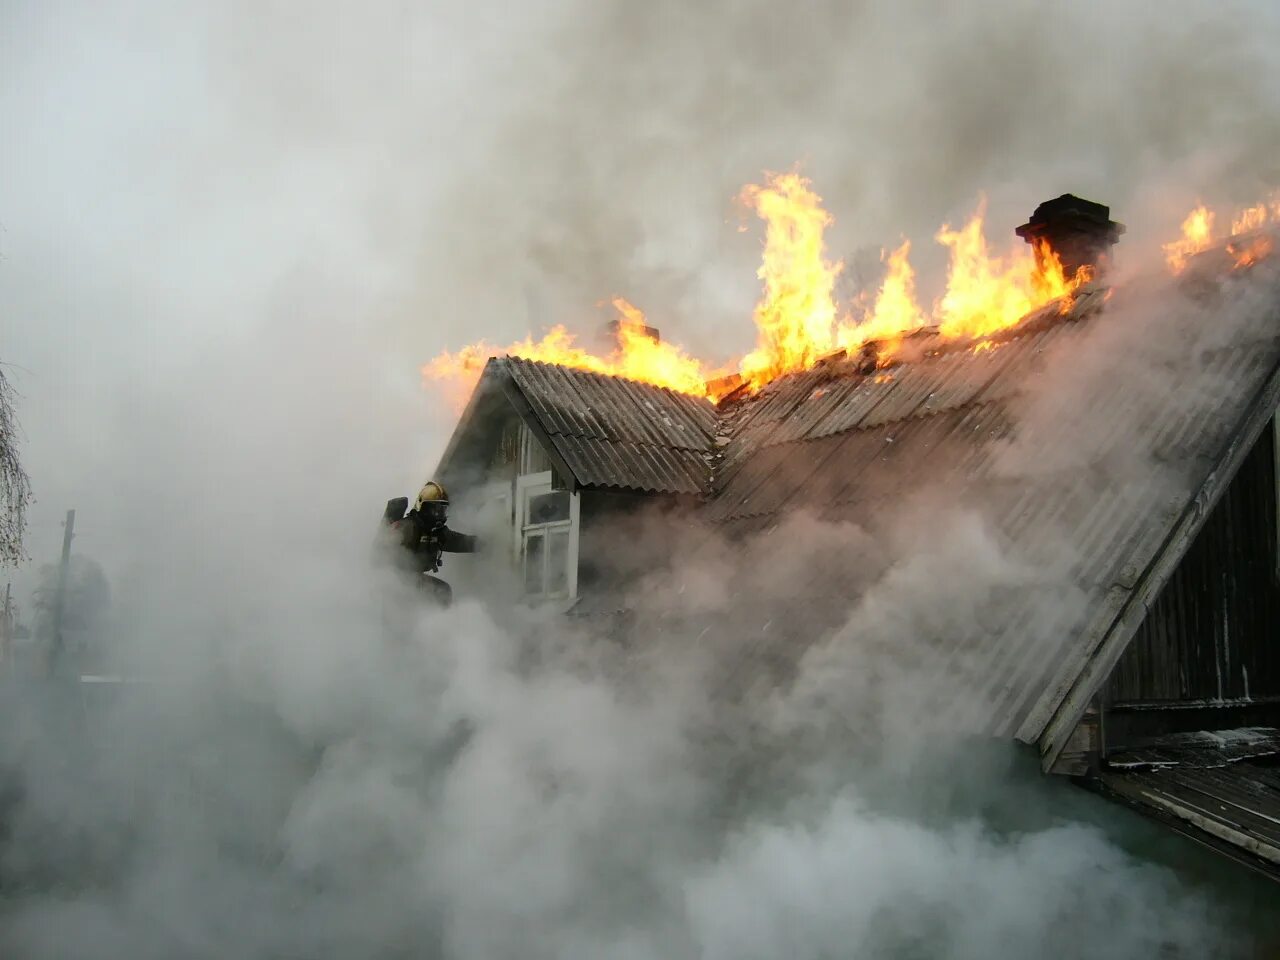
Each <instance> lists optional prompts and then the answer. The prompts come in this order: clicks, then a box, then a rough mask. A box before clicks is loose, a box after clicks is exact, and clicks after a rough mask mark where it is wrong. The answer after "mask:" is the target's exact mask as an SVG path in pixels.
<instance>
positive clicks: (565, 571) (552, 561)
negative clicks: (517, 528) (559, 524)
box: [547, 530, 569, 594]
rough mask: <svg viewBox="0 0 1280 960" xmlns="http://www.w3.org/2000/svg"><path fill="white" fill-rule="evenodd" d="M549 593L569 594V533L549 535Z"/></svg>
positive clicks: (560, 532) (559, 532) (566, 531)
mask: <svg viewBox="0 0 1280 960" xmlns="http://www.w3.org/2000/svg"><path fill="white" fill-rule="evenodd" d="M547 550H548V555H547V593H552V594H565V593H568V592H569V531H568V530H556V531H553V532H551V533H548V534H547Z"/></svg>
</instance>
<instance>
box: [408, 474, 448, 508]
mask: <svg viewBox="0 0 1280 960" xmlns="http://www.w3.org/2000/svg"><path fill="white" fill-rule="evenodd" d="M448 502H449V494H448V493H447V492H446V491H445V489H444V485H443V484H439V483H436V482H435V481H434V480H428V481H427V482H426V483H425V484H423V487H422V489H421V490H420V491H418V499H417V500H416V501H415V502H414V504H413V509H415V510H418V509H420V508H421V507H422V505H423V504H424V503H444V504H448Z"/></svg>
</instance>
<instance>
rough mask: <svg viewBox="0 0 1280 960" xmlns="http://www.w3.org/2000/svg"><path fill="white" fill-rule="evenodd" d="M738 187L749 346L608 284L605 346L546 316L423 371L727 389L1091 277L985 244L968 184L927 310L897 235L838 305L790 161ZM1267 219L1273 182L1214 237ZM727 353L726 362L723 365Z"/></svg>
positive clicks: (462, 395)
mask: <svg viewBox="0 0 1280 960" xmlns="http://www.w3.org/2000/svg"><path fill="white" fill-rule="evenodd" d="M739 199H740V200H741V201H742V202H743V203H744V204H746V205H747V206H748V207H750V208H751V209H752V210H754V212H755V213H756V214H757V215H758V216H759V218H760V219H761V220H762V221H763V222H764V224H765V235H764V244H763V256H762V261H761V265H760V268H759V270H758V271H757V274H756V275H757V277H758V279H760V280H761V281H762V282H763V283H762V287H763V289H762V292H761V296H760V300H759V302H758V303H757V305H756V307H755V310H754V319H755V323H756V332H757V339H756V347H755V349H754V350H752V351H751V352H750V353H749V354H747V355H746V356H745V357H743V358H742V360H741V361H740V362H739V363H738V364H736V365H730V366H726V367H724V368H716V369H713V368H711V367H709V366H708V365H706V364H704V363H703V362H702V361H700V360H698V359H697V358H695V357H691V356H689V355H688V354H687V353H686V352H685V351H684V350H683V349H681V348H680V347H679V346H677V345H675V344H670V343H662V342H658V341H657V340H655V339H652V338H651V337H650V336H649V335H648V332H647V327H646V324H645V317H644V314H643V313H642V312H641V311H640V310H639V309H638V308H637V307H635V306H633V305H632V304H631V303H629V302H628V301H627V300H625V299H623V298H622V297H614V298H613V299H612V301H611V302H612V304H613V307H614V309H616V310H617V311H618V316H619V320H618V323H617V328H616V341H617V342H616V346H615V347H614V349H613V350H612V351H610V352H609V353H608V354H607V355H604V356H601V355H598V354H596V353H592V352H591V351H589V350H587V349H585V348H584V347H582V346H579V345H578V344H577V343H576V342H575V339H574V336H573V335H572V334H571V333H569V332H568V331H567V330H566V329H565V328H564V327H562V326H557V327H553V328H552V329H551V330H550V331H549V332H547V333H546V334H545V335H544V336H543V337H542V339H540V340H537V341H535V340H534V339H533V338H532V337H526V338H525V339H524V340H522V341H519V342H517V343H513V344H511V345H510V346H508V347H506V348H505V349H499V348H495V347H491V346H490V345H488V344H486V343H484V342H483V341H481V342H480V343H476V344H473V345H471V346H468V347H463V348H462V349H461V350H459V351H458V352H457V353H447V352H446V353H442V354H440V355H439V356H438V357H435V358H434V359H433V360H431V361H430V362H429V363H427V364H426V365H425V366H424V367H423V369H422V372H423V376H424V378H427V379H431V380H441V381H445V382H447V383H448V384H450V385H451V387H452V390H453V392H454V395H455V399H456V400H457V401H458V402H459V404H461V403H463V402H465V400H466V398H467V397H468V396H469V394H470V393H471V391H472V389H473V387H474V385H475V382H476V380H477V379H478V378H479V376H480V374H481V371H482V370H483V368H484V365H485V362H486V361H487V359H488V358H489V357H491V356H500V355H504V354H505V355H509V356H517V357H524V358H527V359H531V360H540V361H543V362H547V363H556V364H561V365H563V366H569V367H576V368H579V369H583V370H589V371H592V372H595V373H600V374H605V375H609V376H617V377H626V378H629V379H633V380H638V381H642V382H645V383H652V384H656V385H658V386H662V387H667V388H669V389H672V390H677V391H680V392H682V393H688V394H692V395H694V396H700V397H707V398H709V399H711V400H713V401H718V400H720V399H721V398H723V397H725V396H727V395H729V394H731V393H737V392H755V391H756V390H759V389H760V388H761V387H763V386H764V385H766V384H767V383H769V382H770V381H772V380H774V379H776V378H778V377H780V376H783V375H785V374H789V373H793V372H797V371H801V370H807V369H809V368H811V367H813V366H814V365H816V364H818V363H819V362H821V361H824V360H831V359H833V358H837V359H838V358H841V357H843V356H846V355H850V354H853V353H855V352H857V351H860V350H862V348H863V347H865V346H866V345H867V344H869V343H872V342H874V343H875V351H874V359H875V364H876V366H877V367H886V366H890V365H892V364H894V363H896V362H897V360H898V352H899V350H900V349H901V347H902V344H903V342H904V339H905V338H906V337H907V336H908V335H909V334H911V333H913V332H915V331H918V330H921V329H923V328H926V327H929V326H930V325H936V326H937V330H938V334H939V336H940V337H941V338H943V339H948V340H965V341H970V342H972V344H973V346H972V349H973V350H974V351H975V352H979V353H980V352H984V351H986V350H992V349H995V348H997V347H998V346H999V345H1000V341H999V339H993V337H994V335H996V334H998V333H1000V332H1001V331H1003V330H1007V329H1009V328H1011V327H1014V326H1016V325H1017V324H1018V323H1020V322H1021V321H1022V320H1024V319H1025V318H1026V317H1028V316H1029V315H1031V314H1032V313H1034V312H1035V311H1037V310H1038V309H1039V308H1041V307H1044V306H1046V305H1048V304H1050V303H1054V302H1056V303H1057V306H1058V309H1059V310H1060V311H1061V312H1062V313H1067V312H1068V311H1069V310H1070V309H1071V307H1072V305H1073V303H1074V299H1075V293H1076V291H1077V290H1078V289H1079V288H1080V287H1081V286H1082V285H1083V284H1085V283H1087V282H1089V281H1090V280H1092V278H1093V274H1092V270H1091V269H1090V268H1088V267H1082V268H1080V269H1078V270H1076V271H1075V273H1074V275H1072V276H1067V272H1066V270H1065V269H1064V267H1063V263H1062V260H1061V258H1060V257H1059V255H1058V253H1057V252H1056V251H1055V250H1053V249H1052V248H1051V247H1050V246H1049V244H1048V243H1047V242H1046V241H1044V240H1043V239H1040V238H1033V242H1032V246H1031V247H1030V248H1027V247H1026V246H1024V245H1023V244H1021V243H1015V244H1014V245H1013V246H1012V247H1011V248H1010V249H1009V251H1008V252H1007V253H1005V254H997V253H993V252H992V250H991V249H990V248H989V246H988V244H987V239H986V233H985V220H986V200H985V198H980V199H979V202H978V206H977V209H976V210H975V211H974V213H973V215H972V216H971V217H970V218H969V219H968V220H967V221H966V222H965V223H964V224H963V225H962V226H961V227H959V228H958V229H953V228H952V227H951V226H950V225H949V224H943V225H942V227H941V228H940V229H939V230H938V232H937V234H936V237H935V239H936V240H937V241H938V242H939V243H940V244H942V245H943V246H945V247H947V248H948V250H949V252H950V257H949V267H948V272H947V278H946V285H945V289H944V292H943V293H942V295H941V296H940V297H938V299H937V300H935V301H934V303H933V305H932V309H931V310H927V311H926V310H924V309H922V308H921V306H920V303H919V300H918V297H917V294H916V274H915V270H914V269H913V268H912V266H911V244H910V243H909V242H908V241H906V240H904V241H903V242H902V243H901V244H900V245H899V246H898V247H897V248H896V249H894V250H892V251H882V252H881V260H882V261H883V262H884V264H885V273H884V277H883V280H882V281H881V284H880V287H879V290H878V291H877V293H876V296H875V299H874V301H873V302H872V303H871V304H870V305H869V306H868V305H866V304H865V303H864V304H861V305H859V306H857V307H856V308H855V309H852V310H850V311H849V312H847V313H845V314H843V315H841V314H840V311H839V309H838V307H837V303H836V297H835V285H836V280H837V278H838V277H839V276H840V273H841V271H842V270H843V268H844V265H843V263H842V262H841V261H839V260H836V259H831V258H830V257H829V256H828V254H827V249H826V241H825V233H826V230H827V228H828V227H829V226H831V224H832V223H833V222H834V221H833V219H832V216H831V214H830V213H828V212H827V211H826V210H825V209H824V208H823V206H822V198H821V197H819V196H818V195H817V193H815V192H814V190H813V185H812V184H811V182H810V181H809V180H808V179H807V178H806V177H804V176H802V175H801V174H800V173H799V172H797V171H792V172H790V173H770V174H766V175H765V179H764V182H763V183H760V184H750V185H748V186H747V187H745V188H744V189H743V190H742V192H741V194H740V195H739ZM1276 221H1280V194H1276V195H1274V196H1273V197H1272V198H1271V199H1269V200H1267V201H1265V202H1263V203H1259V204H1255V205H1254V206H1251V207H1246V208H1244V209H1242V210H1240V211H1239V212H1238V214H1237V215H1236V216H1235V217H1234V218H1232V219H1231V221H1230V222H1231V233H1232V239H1230V240H1228V241H1226V244H1225V249H1226V250H1227V252H1228V253H1229V254H1230V255H1231V256H1232V257H1233V258H1234V260H1235V263H1236V265H1237V266H1238V267H1243V266H1248V265H1250V264H1252V263H1256V262H1257V261H1258V260H1260V259H1262V258H1263V257H1265V256H1267V255H1269V254H1270V253H1271V252H1272V250H1273V247H1274V245H1275V238H1274V237H1273V235H1272V234H1270V233H1267V232H1265V230H1264V229H1263V228H1265V227H1267V225H1268V224H1270V223H1273V222H1276ZM1214 223H1215V214H1214V212H1213V211H1212V210H1211V209H1209V208H1208V207H1207V206H1205V205H1204V204H1199V205H1197V207H1196V208H1195V209H1194V210H1192V211H1191V213H1190V214H1189V215H1188V216H1187V217H1186V219H1185V220H1184V221H1183V223H1182V236H1181V237H1180V238H1179V239H1178V240H1175V241H1173V242H1172V243H1168V244H1165V245H1164V252H1165V254H1166V257H1167V259H1168V262H1169V265H1170V267H1172V268H1173V269H1174V271H1175V272H1178V271H1181V270H1183V269H1184V268H1185V267H1186V264H1187V261H1188V259H1189V258H1190V257H1191V256H1193V255H1194V254H1196V253H1198V252H1200V251H1201V250H1205V249H1207V248H1208V247H1210V246H1211V245H1212V244H1213V243H1214V242H1215V238H1214ZM1107 297H1108V298H1109V297H1110V291H1108V292H1107ZM733 366H736V368H737V371H738V372H737V373H733V372H730V371H731V369H732V367H733Z"/></svg>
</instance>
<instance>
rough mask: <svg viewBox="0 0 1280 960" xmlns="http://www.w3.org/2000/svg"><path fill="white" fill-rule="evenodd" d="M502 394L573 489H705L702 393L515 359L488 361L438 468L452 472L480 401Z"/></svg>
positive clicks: (710, 445)
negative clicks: (692, 394) (689, 392)
mask: <svg viewBox="0 0 1280 960" xmlns="http://www.w3.org/2000/svg"><path fill="white" fill-rule="evenodd" d="M499 394H500V395H503V396H505V398H506V400H507V401H508V402H509V403H510V404H511V405H512V406H513V407H514V408H515V410H516V412H517V413H518V414H519V415H520V416H521V417H522V419H523V420H524V421H525V423H526V424H527V425H528V426H529V427H530V429H532V430H533V431H534V433H535V435H536V436H538V438H539V439H540V440H541V441H542V443H543V445H544V446H545V447H547V449H548V452H549V453H550V454H552V456H553V458H554V459H555V460H557V461H558V463H557V466H559V467H560V468H561V469H562V470H563V471H564V472H565V474H566V476H567V477H568V478H572V480H573V482H574V484H575V485H576V486H578V487H587V488H601V489H616V490H632V491H637V492H643V493H669V494H703V493H705V492H706V490H707V489H708V486H709V483H710V477H711V461H712V459H713V451H714V449H715V445H714V439H713V438H714V432H715V427H716V410H715V407H713V406H712V405H711V403H710V402H709V401H707V400H705V399H703V398H701V397H693V396H689V395H687V394H682V393H676V392H675V391H672V390H668V389H666V388H664V387H656V386H653V385H651V384H647V383H639V382H637V381H634V380H626V379H623V378H621V377H606V376H601V375H600V374H595V373H589V372H587V371H585V370H576V369H572V368H570V367H562V366H558V365H556V364H550V363H539V362H537V361H533V360H524V359H520V358H518V357H500V358H493V359H491V360H490V361H489V362H488V364H487V365H486V366H485V369H484V373H483V374H482V376H481V379H480V383H479V384H478V385H477V387H476V390H475V392H474V394H473V395H472V401H471V403H470V404H469V405H468V407H467V410H466V411H465V412H464V413H463V415H462V418H461V419H460V420H459V423H458V426H457V428H456V429H455V431H454V435H453V438H452V439H451V440H450V442H449V445H448V447H447V448H446V450H445V453H444V455H443V457H442V458H441V461H440V466H439V467H438V468H437V473H438V474H439V475H446V474H448V473H449V472H450V470H451V469H453V465H454V463H455V460H456V458H457V456H458V454H459V451H460V450H461V449H462V447H463V444H464V441H465V439H466V437H467V436H468V434H469V433H470V431H471V428H472V424H473V421H474V420H475V418H476V416H477V412H478V411H479V410H480V409H481V408H482V407H483V406H484V401H485V400H486V399H487V398H489V397H492V396H495V395H499Z"/></svg>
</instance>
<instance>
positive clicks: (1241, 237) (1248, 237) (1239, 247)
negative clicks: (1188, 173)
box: [1164, 193, 1280, 274]
mask: <svg viewBox="0 0 1280 960" xmlns="http://www.w3.org/2000/svg"><path fill="white" fill-rule="evenodd" d="M1217 219H1218V218H1217V214H1216V213H1215V212H1214V211H1213V210H1211V209H1209V208H1208V207H1207V206H1205V205H1204V204H1203V203H1201V204H1198V205H1197V206H1196V208H1195V209H1194V210H1192V211H1191V212H1190V213H1189V214H1187V218H1186V219H1185V220H1183V221H1182V236H1181V238H1179V239H1177V240H1174V241H1172V242H1171V243H1166V244H1165V245H1164V251H1165V258H1166V260H1167V261H1168V264H1169V268H1170V269H1171V270H1172V271H1173V272H1174V273H1175V274H1176V273H1181V272H1182V271H1183V270H1185V269H1186V266H1187V262H1188V260H1189V259H1190V258H1191V257H1193V256H1194V255H1195V254H1197V253H1201V252H1203V251H1205V250H1208V249H1209V248H1210V247H1212V246H1213V245H1214V244H1215V243H1218V242H1221V238H1220V237H1218V236H1217V235H1215V233H1214V223H1215V222H1216V221H1217ZM1277 221H1280V193H1276V194H1272V196H1271V197H1270V198H1268V199H1267V200H1263V201H1261V202H1259V203H1256V204H1254V205H1252V206H1249V207H1244V208H1243V209H1241V210H1239V211H1237V212H1236V214H1235V216H1234V217H1232V218H1231V235H1230V239H1229V240H1228V241H1227V242H1226V244H1225V245H1224V249H1225V250H1226V252H1227V255H1228V256H1230V257H1231V258H1232V260H1233V261H1234V263H1235V267H1236V269H1243V268H1245V267H1250V266H1253V264H1255V263H1257V262H1258V261H1259V260H1262V259H1263V258H1265V257H1267V256H1269V255H1270V254H1271V252H1272V251H1273V250H1274V248H1275V238H1274V237H1273V236H1272V235H1271V234H1269V233H1260V232H1259V231H1262V230H1264V229H1266V228H1267V227H1268V226H1270V225H1271V224H1272V223H1275V222H1277Z"/></svg>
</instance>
